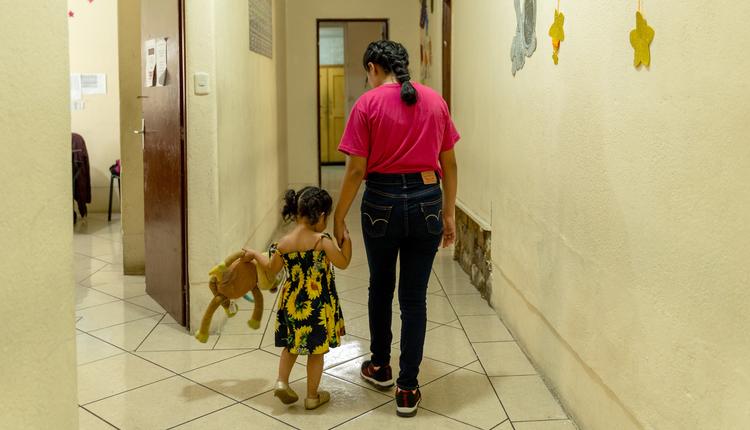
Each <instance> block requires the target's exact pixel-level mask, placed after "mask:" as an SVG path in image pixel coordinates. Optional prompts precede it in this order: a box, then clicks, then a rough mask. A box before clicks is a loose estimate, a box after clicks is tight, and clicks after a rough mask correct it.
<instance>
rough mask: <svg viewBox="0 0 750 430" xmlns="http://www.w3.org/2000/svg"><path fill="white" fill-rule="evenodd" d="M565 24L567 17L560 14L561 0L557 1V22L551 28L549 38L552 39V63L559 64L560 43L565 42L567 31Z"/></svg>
mask: <svg viewBox="0 0 750 430" xmlns="http://www.w3.org/2000/svg"><path fill="white" fill-rule="evenodd" d="M564 24H565V15H563V13H562V12H560V0H557V9H555V22H554V23H553V24H552V27H550V28H549V36H550V37H551V38H552V61H554V62H555V65H557V62H558V60H559V57H558V54H559V53H560V42H562V41H563V40H565V30H563V25H564Z"/></svg>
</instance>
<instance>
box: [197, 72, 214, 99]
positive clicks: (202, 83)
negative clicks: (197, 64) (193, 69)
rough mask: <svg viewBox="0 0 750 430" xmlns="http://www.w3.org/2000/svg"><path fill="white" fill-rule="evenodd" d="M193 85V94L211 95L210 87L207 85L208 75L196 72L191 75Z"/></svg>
mask: <svg viewBox="0 0 750 430" xmlns="http://www.w3.org/2000/svg"><path fill="white" fill-rule="evenodd" d="M193 83H194V86H195V94H196V95H198V96H205V95H206V94H209V93H211V86H210V84H209V79H208V73H204V72H197V73H195V74H194V75H193Z"/></svg>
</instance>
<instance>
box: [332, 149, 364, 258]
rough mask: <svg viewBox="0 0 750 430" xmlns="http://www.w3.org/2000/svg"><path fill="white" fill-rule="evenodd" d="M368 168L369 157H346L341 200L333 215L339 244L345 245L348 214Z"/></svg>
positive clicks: (334, 231) (334, 233)
mask: <svg viewBox="0 0 750 430" xmlns="http://www.w3.org/2000/svg"><path fill="white" fill-rule="evenodd" d="M366 170H367V158H365V157H357V156H353V155H350V156H348V157H346V173H344V182H343V183H342V184H341V194H340V197H339V202H338V204H337V205H336V211H335V213H334V216H333V222H334V224H333V235H334V236H335V237H336V241H337V242H338V244H339V246H342V245H343V240H344V231H346V215H347V214H348V213H349V209H351V206H352V202H354V199H355V197H357V192H359V187H360V186H361V185H362V180H363V179H364V177H365V171H366Z"/></svg>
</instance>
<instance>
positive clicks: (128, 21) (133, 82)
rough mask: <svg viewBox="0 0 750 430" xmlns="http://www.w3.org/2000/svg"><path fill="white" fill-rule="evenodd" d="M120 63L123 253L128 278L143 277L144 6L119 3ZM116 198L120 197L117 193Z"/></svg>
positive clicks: (144, 258)
mask: <svg viewBox="0 0 750 430" xmlns="http://www.w3.org/2000/svg"><path fill="white" fill-rule="evenodd" d="M117 9H118V41H119V52H118V64H119V74H120V82H119V91H120V142H121V143H122V145H121V151H120V152H121V154H122V156H121V158H122V165H121V171H120V176H121V178H122V254H123V268H124V270H125V274H127V275H142V274H144V273H145V267H146V255H145V253H146V245H145V242H144V213H143V204H144V196H143V149H142V140H141V136H140V135H137V134H134V133H133V130H139V129H140V127H141V119H142V118H143V106H142V105H141V99H140V98H138V96H139V95H141V85H142V81H141V3H140V2H138V1H119V2H117ZM115 196H116V194H115Z"/></svg>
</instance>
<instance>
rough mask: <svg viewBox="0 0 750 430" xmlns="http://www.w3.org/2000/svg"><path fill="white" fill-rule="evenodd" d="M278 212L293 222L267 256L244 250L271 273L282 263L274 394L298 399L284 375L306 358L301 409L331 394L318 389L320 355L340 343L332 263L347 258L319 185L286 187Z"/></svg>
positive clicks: (343, 263)
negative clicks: (334, 234)
mask: <svg viewBox="0 0 750 430" xmlns="http://www.w3.org/2000/svg"><path fill="white" fill-rule="evenodd" d="M284 200H285V206H284V210H283V211H282V216H283V217H284V221H286V222H290V221H294V222H295V223H296V226H295V228H294V230H292V231H291V232H290V233H289V234H287V235H286V236H284V237H283V238H282V239H281V240H280V241H279V242H277V243H274V244H273V245H271V257H270V258H268V257H266V256H264V255H263V254H262V253H260V252H258V251H253V250H247V251H246V256H247V257H249V258H254V259H256V260H257V261H258V263H259V264H260V265H261V267H263V268H264V269H265V270H266V271H267V272H268V273H269V275H270V276H274V275H275V274H276V273H278V272H279V271H280V270H281V269H282V268H286V271H287V278H286V282H285V283H284V286H283V287H282V289H281V292H280V293H279V294H280V297H281V302H280V303H279V308H278V311H277V313H276V330H275V332H276V335H275V337H276V346H278V347H283V348H284V350H283V351H282V353H281V361H280V363H279V379H278V381H277V382H276V390H275V391H274V396H276V397H278V398H279V399H280V400H281V401H282V402H283V403H284V404H291V403H294V402H296V401H297V400H299V397H298V396H297V393H295V392H294V390H292V389H291V388H290V387H289V374H290V373H291V371H292V367H293V366H294V362H295V361H296V360H297V356H298V355H300V354H301V355H308V358H307V398H306V399H305V409H315V408H317V407H319V406H320V405H322V404H324V403H326V402H328V401H329V400H330V398H331V395H330V394H329V393H328V392H326V391H322V390H321V391H318V385H320V379H321V377H322V375H323V354H325V353H326V352H328V350H329V348H336V347H337V346H339V345H341V336H343V335H344V334H345V330H344V316H343V314H342V313H341V307H340V306H339V298H338V294H337V293H336V285H335V283H334V273H333V267H332V266H331V264H333V265H334V266H336V267H338V268H340V269H346V268H347V266H349V262H350V261H351V258H352V242H351V239H350V238H349V236H348V233H347V234H346V235H345V237H344V241H343V244H342V246H341V249H339V247H338V245H337V244H336V241H335V240H333V239H332V238H331V236H330V235H328V234H327V233H323V232H324V231H325V229H326V227H327V225H328V215H329V214H330V213H331V208H332V206H333V200H332V199H331V196H330V195H329V194H328V192H326V191H325V190H323V189H320V188H317V187H306V188H303V189H302V190H300V191H299V193H295V192H294V191H293V190H289V191H287V193H286V195H285V197H284Z"/></svg>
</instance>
